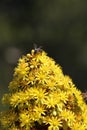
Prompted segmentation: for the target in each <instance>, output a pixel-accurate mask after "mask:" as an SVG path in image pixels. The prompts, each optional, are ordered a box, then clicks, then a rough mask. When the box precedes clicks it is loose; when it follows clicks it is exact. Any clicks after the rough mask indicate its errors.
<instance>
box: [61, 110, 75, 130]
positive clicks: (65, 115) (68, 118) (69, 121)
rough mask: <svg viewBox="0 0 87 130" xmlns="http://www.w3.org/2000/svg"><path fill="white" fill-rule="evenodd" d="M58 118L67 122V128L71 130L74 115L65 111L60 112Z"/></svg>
mask: <svg viewBox="0 0 87 130" xmlns="http://www.w3.org/2000/svg"><path fill="white" fill-rule="evenodd" d="M60 116H61V118H62V119H63V120H65V121H66V122H67V124H68V126H69V127H71V128H72V125H73V123H75V114H74V113H73V112H72V111H69V110H66V109H65V110H63V111H62V112H61V114H60Z"/></svg>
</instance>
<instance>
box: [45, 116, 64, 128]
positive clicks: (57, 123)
mask: <svg viewBox="0 0 87 130" xmlns="http://www.w3.org/2000/svg"><path fill="white" fill-rule="evenodd" d="M45 122H46V124H48V125H49V126H48V130H60V127H62V121H61V119H60V118H57V117H53V116H52V117H47V118H46V120H45Z"/></svg>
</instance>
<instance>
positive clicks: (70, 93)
mask: <svg viewBox="0 0 87 130" xmlns="http://www.w3.org/2000/svg"><path fill="white" fill-rule="evenodd" d="M8 89H9V93H8V94H4V96H3V98H2V102H3V103H4V104H8V105H9V108H8V110H7V111H5V112H1V115H0V116H1V117H0V122H1V124H2V127H3V128H5V129H6V130H80V129H81V130H87V105H86V103H85V100H84V98H83V96H82V92H81V91H80V90H78V89H77V88H76V86H75V84H74V83H73V81H72V79H71V78H70V77H69V76H67V75H64V74H63V71H62V68H61V67H60V65H58V64H57V63H55V61H54V60H53V59H52V58H51V57H49V56H48V55H47V54H46V52H45V51H43V50H39V51H35V50H32V51H31V53H29V54H26V55H25V56H23V57H22V58H20V59H19V61H18V65H17V67H16V68H15V69H14V74H13V80H12V81H11V82H10V83H9V86H8Z"/></svg>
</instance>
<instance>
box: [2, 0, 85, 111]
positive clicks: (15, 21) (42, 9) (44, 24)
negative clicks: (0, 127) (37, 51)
mask: <svg viewBox="0 0 87 130" xmlns="http://www.w3.org/2000/svg"><path fill="white" fill-rule="evenodd" d="M34 43H36V44H37V45H38V46H42V47H43V49H44V50H45V51H46V52H47V53H48V55H49V56H50V57H52V58H54V59H55V61H56V62H57V63H58V64H60V65H61V66H62V68H63V72H64V74H67V75H69V76H70V77H71V78H72V79H73V82H74V83H75V84H76V86H77V87H78V88H79V89H81V90H82V91H85V90H86V89H87V79H86V77H87V0H0V98H1V97H2V95H3V94H4V93H5V92H7V91H8V84H9V82H10V81H11V80H12V75H13V72H14V67H16V65H17V60H18V59H19V57H21V56H22V55H25V54H26V53H28V52H30V50H31V49H32V48H33V44H34ZM3 108H4V107H3V106H2V105H1V104H0V109H3Z"/></svg>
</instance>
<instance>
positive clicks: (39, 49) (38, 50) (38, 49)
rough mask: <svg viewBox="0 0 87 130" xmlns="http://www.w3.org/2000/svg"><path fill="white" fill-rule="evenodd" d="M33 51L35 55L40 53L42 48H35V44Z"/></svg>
mask: <svg viewBox="0 0 87 130" xmlns="http://www.w3.org/2000/svg"><path fill="white" fill-rule="evenodd" d="M34 51H35V53H38V52H42V46H40V47H37V44H34Z"/></svg>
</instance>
